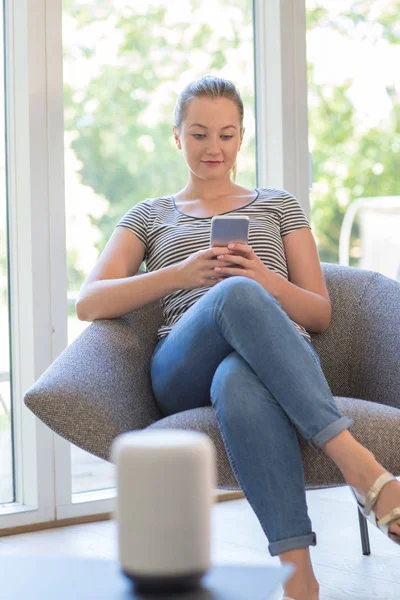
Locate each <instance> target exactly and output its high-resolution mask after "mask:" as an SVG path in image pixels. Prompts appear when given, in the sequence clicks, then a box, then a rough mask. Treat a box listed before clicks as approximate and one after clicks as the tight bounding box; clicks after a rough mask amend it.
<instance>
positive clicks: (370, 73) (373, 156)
mask: <svg viewBox="0 0 400 600" xmlns="http://www.w3.org/2000/svg"><path fill="white" fill-rule="evenodd" d="M306 4H307V54H308V85H309V91H308V115H309V143H310V151H311V152H312V157H313V167H314V169H313V170H314V183H313V187H312V192H311V207H312V211H311V214H312V221H313V227H314V232H315V234H316V237H317V241H318V246H319V252H320V256H321V259H322V260H323V261H327V262H334V263H338V262H340V263H342V264H350V265H352V266H356V267H360V268H366V269H372V270H375V271H378V272H380V273H383V274H384V275H387V276H388V277H392V278H393V279H396V280H397V281H400V236H399V235H398V232H399V231H400V189H399V164H400V69H399V64H400V44H399V42H400V27H399V23H400V3H399V2H398V1H397V0H385V1H383V2H371V1H370V0H357V1H353V2H348V1H344V0H336V1H335V2H332V1H331V0H307V3H306Z"/></svg>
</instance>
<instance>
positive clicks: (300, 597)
mask: <svg viewBox="0 0 400 600" xmlns="http://www.w3.org/2000/svg"><path fill="white" fill-rule="evenodd" d="M284 590H285V591H284V594H285V596H288V597H289V598H292V599H293V600H319V585H318V583H317V582H315V583H313V584H312V585H310V586H308V587H303V586H299V585H296V584H295V583H292V585H286V586H285V588H284Z"/></svg>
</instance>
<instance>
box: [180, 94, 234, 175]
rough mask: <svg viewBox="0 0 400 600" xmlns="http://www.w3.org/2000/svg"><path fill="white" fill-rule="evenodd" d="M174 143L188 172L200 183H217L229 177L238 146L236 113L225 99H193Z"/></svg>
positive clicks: (230, 102) (231, 103) (231, 104)
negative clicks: (209, 181)
mask: <svg viewBox="0 0 400 600" xmlns="http://www.w3.org/2000/svg"><path fill="white" fill-rule="evenodd" d="M173 130H174V136H175V141H176V144H177V146H178V148H179V149H181V150H182V151H183V155H184V157H185V160H186V162H187V165H188V167H189V169H190V171H191V172H192V173H193V174H194V175H196V176H197V177H199V178H200V179H220V178H223V177H224V176H226V175H227V174H229V173H230V170H231V168H232V167H233V165H234V164H235V161H236V155H237V153H238V151H239V149H240V146H241V144H242V138H243V134H244V129H243V131H242V132H240V120H239V110H238V107H237V106H236V104H235V103H234V102H233V101H232V100H228V99H227V98H215V99H213V98H194V99H193V100H191V101H190V102H189V104H188V106H187V107H186V116H185V119H184V120H183V121H182V124H181V131H180V133H179V130H178V128H177V127H174V128H173Z"/></svg>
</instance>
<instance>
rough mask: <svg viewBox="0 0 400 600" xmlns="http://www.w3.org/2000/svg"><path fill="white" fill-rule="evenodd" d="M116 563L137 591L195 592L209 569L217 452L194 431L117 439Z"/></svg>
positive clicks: (114, 456) (127, 435) (147, 433)
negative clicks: (117, 550) (194, 589)
mask: <svg viewBox="0 0 400 600" xmlns="http://www.w3.org/2000/svg"><path fill="white" fill-rule="evenodd" d="M112 461H113V462H114V463H115V464H116V467H117V495H118V498H117V508H116V519H117V529H118V549H119V560H120V563H121V567H122V570H123V572H124V573H125V575H127V576H128V577H129V578H130V579H131V580H132V581H133V583H134V584H135V590H136V591H140V592H158V591H159V592H164V591H166V590H170V591H179V590H187V589H191V588H195V587H198V586H199V584H200V581H201V578H202V577H203V575H205V573H206V572H207V571H208V570H209V568H210V566H211V560H210V554H211V552H210V531H211V506H212V503H213V490H214V488H215V487H216V485H217V482H216V479H217V475H216V451H215V447H214V444H213V442H212V441H211V439H210V438H209V437H208V436H207V435H205V434H203V433H200V432H196V431H187V430H178V429H157V430H156V429H154V430H141V431H135V432H129V433H124V434H121V435H119V436H118V437H117V438H116V439H115V440H114V442H113V445H112Z"/></svg>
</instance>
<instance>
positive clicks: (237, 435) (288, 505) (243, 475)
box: [211, 352, 319, 600]
mask: <svg viewBox="0 0 400 600" xmlns="http://www.w3.org/2000/svg"><path fill="white" fill-rule="evenodd" d="M211 400H212V404H213V406H214V408H215V413H216V417H217V419H218V424H219V429H220V431H221V436H222V439H223V441H224V445H225V447H226V449H227V455H228V458H229V461H230V464H231V467H232V470H233V472H234V473H235V476H236V479H237V480H238V482H239V483H240V486H241V488H242V490H243V491H244V493H245V495H246V498H247V499H248V501H249V504H250V505H251V506H252V508H253V510H254V512H255V514H256V515H257V517H258V519H259V521H260V524H261V526H262V528H263V530H264V532H265V534H266V536H267V538H268V541H269V551H270V554H271V555H273V556H275V555H279V557H280V559H281V562H283V563H284V562H290V563H292V564H294V565H295V567H296V571H295V573H294V575H293V576H292V577H291V578H290V580H289V581H288V582H287V583H286V585H285V594H287V595H288V596H289V597H292V598H296V600H302V599H304V600H317V599H318V591H319V586H318V582H317V580H316V577H315V575H314V572H313V569H312V564H311V559H310V553H309V548H308V547H309V546H310V545H315V542H316V538H315V534H314V533H313V532H312V528H311V521H310V519H309V516H308V512H307V504H306V495H305V484H304V474H303V463H302V458H301V453H300V447H299V443H298V439H297V435H296V432H295V430H294V427H293V424H292V423H291V422H290V420H289V419H288V417H287V415H286V414H285V412H284V411H283V410H282V408H281V407H280V405H279V404H278V403H277V401H276V400H275V398H274V397H273V396H272V395H271V394H270V392H269V391H268V390H267V389H266V388H265V386H264V385H263V384H262V383H261V381H260V379H259V378H258V376H257V375H256V374H255V372H254V371H253V370H252V369H251V367H250V366H249V365H248V364H247V363H246V362H245V361H244V360H243V358H241V357H240V356H239V355H238V354H237V352H232V353H231V354H229V355H228V356H227V357H226V358H225V359H224V360H223V361H222V362H221V364H220V365H219V367H218V368H217V370H216V372H215V375H214V378H213V382H212V386H211Z"/></svg>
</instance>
